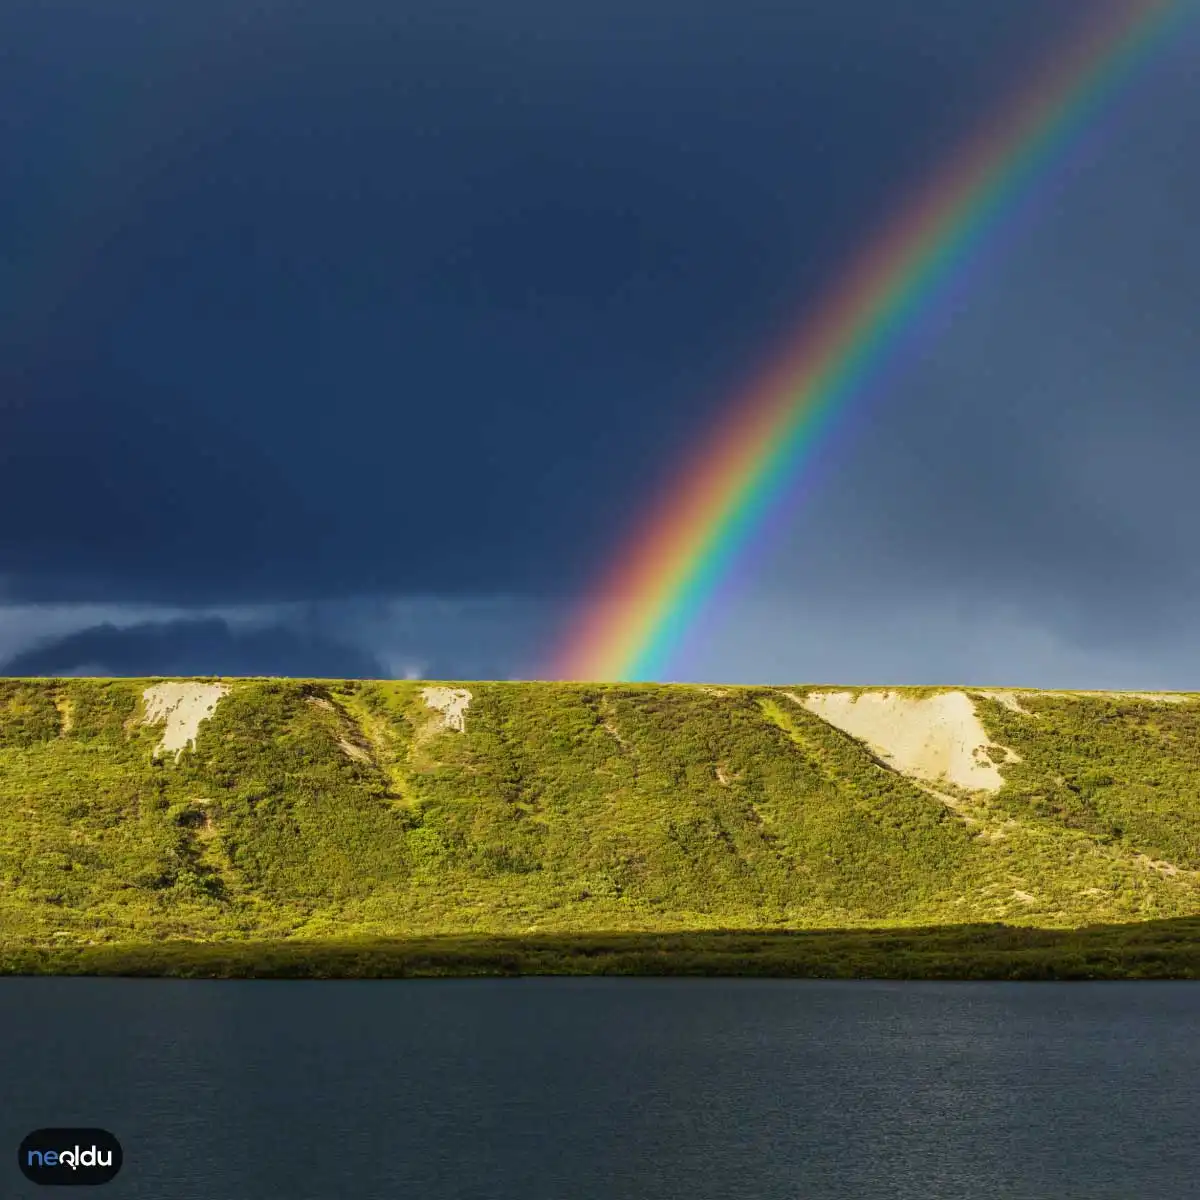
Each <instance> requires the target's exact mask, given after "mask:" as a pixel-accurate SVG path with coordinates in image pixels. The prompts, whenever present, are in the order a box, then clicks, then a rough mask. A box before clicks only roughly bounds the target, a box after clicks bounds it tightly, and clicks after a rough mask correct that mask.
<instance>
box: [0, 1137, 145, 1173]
mask: <svg viewBox="0 0 1200 1200" xmlns="http://www.w3.org/2000/svg"><path fill="white" fill-rule="evenodd" d="M122 1157H123V1156H122V1154H121V1143H120V1142H118V1141H117V1139H116V1138H115V1137H113V1135H112V1134H111V1133H109V1132H108V1130H107V1129H35V1130H34V1131H33V1133H31V1134H29V1135H28V1136H27V1137H26V1138H25V1140H24V1141H23V1142H22V1143H21V1148H20V1149H19V1150H18V1151H17V1165H18V1166H19V1167H20V1168H21V1174H22V1175H24V1176H25V1178H26V1179H28V1180H31V1181H32V1182H33V1183H45V1184H64V1183H65V1184H72V1185H74V1186H76V1187H78V1186H79V1185H80V1184H89V1183H107V1182H108V1181H109V1180H110V1179H112V1178H113V1176H115V1175H116V1173H117V1172H118V1171H119V1170H120V1169H121V1159H122Z"/></svg>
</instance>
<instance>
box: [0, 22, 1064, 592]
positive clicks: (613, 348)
mask: <svg viewBox="0 0 1200 1200" xmlns="http://www.w3.org/2000/svg"><path fill="white" fill-rule="evenodd" d="M1068 15H1069V14H1066V13H1065V11H1064V12H1063V13H1056V15H1052V16H1048V14H1047V9H1046V6H1045V4H1044V2H1043V0H1026V2H1025V3H1021V4H1015V5H1014V4H1011V3H1004V4H1000V3H998V2H997V3H995V4H985V5H978V6H971V7H970V8H969V9H968V8H967V7H965V6H962V5H958V4H951V3H949V2H948V0H937V2H936V3H935V2H929V3H926V4H924V5H922V6H921V7H920V9H919V12H910V11H908V10H905V11H904V13H903V15H902V14H901V13H900V11H899V10H897V9H896V8H895V7H894V6H891V5H884V4H879V5H868V6H866V7H865V8H863V7H861V6H859V7H856V6H850V7H849V9H848V8H847V6H845V5H842V4H840V3H836V4H835V3H833V2H832V0H830V2H827V3H822V4H814V5H808V6H805V7H803V8H802V9H797V10H787V11H786V12H783V11H781V10H777V9H775V8H774V7H772V6H767V5H765V4H763V5H759V4H750V5H746V4H744V3H739V4H736V5H735V4H728V5H708V6H701V8H700V9H697V8H696V6H694V5H689V6H682V5H665V6H646V5H644V4H637V5H634V4H632V3H625V4H619V5H617V6H615V7H614V6H612V5H603V6H600V5H569V6H561V5H556V6H551V5H548V4H540V3H539V4H526V5H515V6H514V5H506V6H503V7H502V9H496V8H495V6H489V5H485V4H482V3H481V4H476V5H473V6H472V5H467V6H455V7H454V8H453V10H452V11H451V10H449V9H446V8H445V7H444V6H441V5H433V4H430V5H427V6H417V7H414V6H402V8H401V9H394V8H392V7H386V8H385V7H384V6H369V5H351V6H349V7H346V6H343V5H339V6H337V7H336V8H335V7H333V6H331V5H328V4H324V5H322V4H312V3H310V4H301V5H294V6H293V5H288V6H271V5H262V6H257V5H256V6H254V7H253V8H252V9H250V10H247V9H245V7H244V6H236V7H235V6H232V5H217V6H206V7H205V9H204V15H203V19H201V18H200V17H199V16H198V15H189V14H188V13H187V12H185V11H182V10H179V9H177V8H170V9H164V8H162V7H161V6H148V5H139V4H134V3H126V4H124V5H121V6H116V7H114V8H111V9H104V10H97V9H95V8H93V7H91V6H86V5H81V4H48V5H31V4H30V5H17V6H16V7H15V8H12V9H10V10H9V15H8V17H7V18H6V22H7V24H8V27H9V31H10V34H11V35H12V37H9V38H6V41H8V42H10V44H20V45H22V46H24V47H25V48H26V51H25V53H24V54H23V55H19V56H17V58H16V61H15V63H14V64H13V65H14V70H13V71H12V72H11V73H10V74H7V75H6V77H5V82H3V83H0V102H2V103H3V105H4V108H5V111H6V112H8V113H10V114H12V116H11V119H10V120H9V122H8V124H6V126H5V130H4V133H3V135H2V136H3V138H4V145H3V147H0V148H2V149H3V150H4V157H5V161H6V163H8V164H10V166H11V174H10V176H9V178H10V179H11V180H12V181H13V182H14V183H15V185H16V186H12V187H9V188H6V189H5V197H4V201H3V202H4V204H5V215H6V216H7V217H8V218H10V219H9V220H8V222H7V224H6V226H5V228H6V230H7V231H8V232H7V234H6V235H0V236H7V237H8V238H9V239H11V241H10V244H9V245H7V246H6V257H7V259H8V260H10V261H11V264H12V266H13V268H14V275H13V278H14V279H16V280H18V281H19V283H20V286H19V288H18V287H14V291H13V292H12V293H11V294H10V296H9V297H8V305H9V309H10V313H9V315H10V316H12V317H13V318H14V319H13V320H12V321H11V322H9V323H8V324H7V327H6V333H5V339H4V341H3V350H2V352H3V361H2V362H0V382H2V384H3V409H2V412H0V419H2V420H3V425H4V427H3V442H2V448H0V455H2V456H3V462H2V466H3V470H2V471H0V504H3V506H4V511H6V512H10V513H13V512H19V513H20V519H18V520H10V521H7V522H6V523H5V524H4V526H3V531H2V533H0V562H2V564H3V567H2V569H3V571H4V573H5V579H6V588H7V591H8V593H9V594H10V595H12V596H15V597H20V598H28V599H71V600H84V599H87V600H95V599H99V598H112V599H121V598H124V599H140V600H148V601H157V602H166V603H201V602H208V601H217V600H221V601H232V600H238V599H253V600H270V601H278V600H291V599H295V598H298V597H303V598H316V597H336V596H343V595H359V594H365V593H371V592H374V593H377V594H388V593H391V594H399V593H410V592H425V593H427V592H437V593H455V592H457V593H460V594H477V593H479V592H488V593H490V592H494V591H497V590H499V591H524V592H526V593H528V594H546V593H549V592H555V593H558V594H567V593H569V592H570V591H572V590H573V589H574V588H576V587H577V586H578V585H579V584H580V583H581V582H582V581H583V580H584V579H586V578H588V577H590V575H591V574H592V572H593V571H594V569H595V566H596V563H597V557H598V556H599V555H600V554H601V553H603V552H605V551H606V550H607V548H608V546H609V545H610V544H611V543H612V540H613V539H614V537H616V536H617V535H618V534H619V532H620V530H621V529H622V528H623V527H624V526H625V525H626V524H627V523H628V522H629V521H630V520H631V519H632V518H633V517H634V515H635V514H636V513H637V512H638V510H639V509H640V507H641V506H642V505H643V503H644V502H645V499H646V497H648V496H649V495H651V494H652V493H653V492H654V491H655V490H656V487H657V484H658V482H659V476H660V474H661V472H662V470H663V467H664V464H665V463H667V462H669V461H670V460H671V459H672V458H673V457H674V455H675V454H677V453H678V450H679V447H680V444H681V443H682V442H683V441H684V440H686V439H687V438H688V437H689V436H691V435H692V434H693V433H694V431H695V429H696V427H697V425H698V423H699V422H701V421H703V420H704V419H705V417H706V416H707V415H708V414H710V413H711V412H713V411H714V410H715V408H716V407H717V406H718V405H719V404H721V403H722V402H723V401H724V400H725V398H726V395H727V394H728V392H729V390H730V388H732V387H733V386H735V385H736V384H737V383H738V382H739V380H740V379H741V377H742V375H743V374H744V372H745V370H746V369H747V368H748V367H749V366H750V365H751V364H752V363H753V362H754V360H755V359H756V357H757V355H758V354H759V352H760V347H761V346H762V345H763V344H764V343H765V342H766V341H767V340H769V339H768V335H769V334H770V332H771V331H773V330H777V329H778V327H779V323H780V322H781V321H783V320H785V319H788V318H790V317H791V316H792V315H793V314H794V312H795V311H796V309H797V308H798V307H800V306H801V305H802V303H803V301H804V300H805V297H806V296H807V295H808V293H809V292H810V291H811V290H812V289H813V287H814V286H816V285H817V283H818V282H819V281H820V280H821V279H823V278H824V277H825V276H826V275H827V274H828V273H829V272H830V270H831V269H832V268H833V267H834V265H835V264H836V263H837V262H838V261H839V260H840V259H841V258H842V257H843V256H844V254H845V253H846V251H847V249H848V248H849V247H850V246H851V245H852V244H853V242H854V241H855V239H856V238H857V237H858V236H859V235H860V233H861V230H862V228H863V227H864V226H866V225H869V224H870V223H872V222H874V221H876V220H878V218H879V217H880V216H882V215H883V213H884V212H885V211H886V209H887V207H888V205H889V203H890V200H889V196H890V194H891V193H893V192H894V191H895V190H896V189H897V188H898V187H899V186H901V184H903V183H907V182H908V181H909V180H910V179H912V178H914V177H916V176H917V175H918V174H919V173H920V171H921V170H923V168H924V167H925V166H926V165H927V164H928V163H929V162H932V161H935V160H936V159H937V158H938V157H940V155H941V154H942V153H944V150H945V148H946V146H947V145H949V144H951V141H952V139H953V138H955V137H957V136H958V135H959V134H960V133H961V131H962V129H963V128H964V127H965V122H966V115H967V114H969V113H970V112H971V110H972V109H973V108H974V107H977V106H978V105H979V104H980V103H982V102H984V101H986V100H988V99H989V98H990V97H992V96H993V95H994V94H996V93H997V92H998V91H1000V90H1002V88H1003V86H1005V84H1006V78H1007V76H1008V75H1009V74H1011V71H1012V69H1013V68H1014V65H1016V64H1020V63H1023V62H1025V61H1026V60H1028V59H1029V57H1030V56H1031V55H1032V54H1033V53H1034V52H1035V51H1036V50H1037V49H1038V48H1039V47H1041V46H1042V45H1043V44H1048V43H1049V41H1050V39H1051V38H1052V37H1053V36H1054V35H1055V34H1056V33H1057V32H1058V31H1059V29H1060V27H1061V26H1062V25H1063V24H1064V22H1065V20H1066V18H1067V16H1068ZM950 98H952V102H948V100H949V99H950Z"/></svg>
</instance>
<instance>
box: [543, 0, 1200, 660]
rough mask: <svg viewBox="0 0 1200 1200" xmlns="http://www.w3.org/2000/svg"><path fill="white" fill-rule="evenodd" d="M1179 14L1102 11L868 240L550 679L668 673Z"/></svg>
mask: <svg viewBox="0 0 1200 1200" xmlns="http://www.w3.org/2000/svg"><path fill="white" fill-rule="evenodd" d="M1187 8H1188V3H1187V0H1183V2H1182V3H1180V2H1177V0H1121V2H1120V3H1116V4H1109V5H1106V6H1105V9H1104V12H1103V16H1102V18H1101V19H1098V20H1094V21H1092V22H1090V23H1089V25H1088V27H1087V28H1086V29H1085V30H1084V31H1083V33H1082V36H1080V37H1079V38H1078V40H1077V41H1076V42H1075V43H1074V44H1073V45H1071V46H1069V47H1068V48H1067V49H1066V51H1065V52H1064V53H1061V54H1059V55H1057V56H1056V57H1055V58H1054V60H1053V61H1052V62H1051V63H1049V64H1048V65H1047V67H1046V68H1045V69H1044V70H1042V71H1041V73H1040V74H1038V75H1036V76H1035V77H1034V78H1032V79H1031V80H1030V81H1029V82H1028V83H1026V85H1025V86H1023V87H1022V88H1021V89H1020V90H1019V92H1018V93H1017V95H1016V96H1015V97H1014V98H1013V99H1012V100H1011V101H1010V102H1009V103H1008V104H1007V105H1006V106H1004V107H1003V108H1002V109H1001V110H1000V111H999V112H998V113H997V114H995V116H994V117H993V118H992V120H991V121H990V122H988V124H987V125H986V126H985V127H984V128H983V129H982V131H981V132H980V133H979V135H978V136H976V137H975V138H974V139H973V140H972V141H971V142H970V143H969V144H968V145H967V146H966V147H965V148H964V149H963V150H962V151H960V153H959V154H957V155H956V156H955V157H954V158H953V159H952V160H951V161H950V162H949V163H948V165H947V166H946V167H944V168H943V169H942V170H941V171H940V172H939V173H937V174H936V175H935V176H934V177H933V178H932V179H931V180H930V181H929V182H928V183H927V184H926V185H925V187H924V188H923V189H922V190H921V191H920V192H919V193H918V195H917V196H916V198H915V202H914V203H912V204H911V205H910V206H909V207H908V208H906V209H905V210H903V211H902V212H901V213H900V215H899V217H898V218H896V219H895V220H893V221H892V222H890V223H889V224H888V225H887V226H886V227H885V228H884V229H883V231H882V234H881V236H879V237H877V238H876V239H875V240H874V241H873V242H871V243H870V244H868V245H867V247H866V249H865V250H864V251H863V252H862V253H861V254H860V255H859V256H858V257H857V258H856V259H855V260H854V261H853V262H852V263H851V264H850V266H849V269H848V270H847V271H846V272H845V273H844V274H843V275H842V276H841V277H840V278H839V279H838V280H837V281H836V283H835V285H834V286H833V288H832V289H831V291H830V292H829V294H828V296H827V297H826V298H825V299H824V300H823V301H822V303H821V304H820V305H819V306H818V307H817V309H816V312H815V315H814V316H813V317H812V318H811V319H809V320H806V321H805V322H804V323H803V324H802V327H801V328H800V329H799V330H798V331H797V334H796V335H795V336H794V337H792V338H791V339H790V340H789V342H788V344H787V349H786V350H785V353H784V354H783V355H782V356H781V357H780V358H779V359H778V360H777V361H776V362H775V363H774V365H773V366H771V367H770V368H769V369H768V370H767V372H766V373H765V374H764V375H763V376H762V377H761V378H760V379H759V380H758V381H757V382H756V383H755V384H754V385H753V386H752V387H750V388H749V389H747V390H746V391H744V392H743V393H741V394H740V395H739V396H738V397H737V399H736V400H735V402H734V403H732V404H731V405H730V406H729V407H728V409H727V412H726V415H725V416H724V418H723V420H721V421H720V422H719V424H718V427H717V428H715V429H713V430H712V431H710V433H709V436H708V437H707V438H706V439H705V440H704V441H703V442H701V443H700V445H699V447H698V452H697V453H695V454H694V455H693V456H692V457H691V459H690V460H689V461H687V462H686V463H685V464H684V468H683V470H682V471H681V472H680V473H679V475H678V476H676V477H675V481H674V486H673V487H672V488H671V489H670V490H669V491H668V492H667V493H666V495H665V498H664V499H663V501H662V502H661V503H660V504H659V505H658V507H657V509H656V510H654V511H653V512H652V513H651V516H650V519H649V520H648V521H646V522H644V523H643V524H641V525H639V527H638V528H637V529H636V531H635V536H634V537H633V538H632V539H631V540H630V541H629V543H628V544H627V545H625V546H624V547H622V549H621V552H620V553H619V554H618V555H617V557H616V559H615V562H614V563H613V564H612V566H611V567H610V569H609V571H608V573H607V574H606V575H605V576H604V577H603V578H602V579H601V581H600V585H599V586H598V587H597V588H596V589H595V590H594V591H593V592H591V593H590V594H589V595H588V596H587V597H586V599H585V602H584V603H583V605H582V606H581V608H580V611H579V614H578V617H577V619H576V620H575V621H574V623H573V624H572V626H571V627H570V628H569V629H568V632H567V636H566V638H565V640H564V642H563V644H562V648H561V650H560V652H559V653H558V655H557V656H556V658H555V660H554V661H553V663H552V664H551V669H550V671H549V672H548V675H549V676H550V677H551V678H556V679H577V680H596V681H601V680H629V681H637V680H654V679H663V678H664V677H666V674H667V672H668V671H669V670H670V668H671V664H672V662H673V661H674V658H675V656H676V655H677V653H678V651H679V648H680V646H681V644H682V643H683V641H684V639H685V637H687V636H688V635H690V634H691V633H693V632H694V629H695V627H696V626H697V623H698V621H699V619H700V618H701V617H702V616H703V615H705V614H706V613H707V611H708V610H709V609H710V608H711V606H712V602H713V599H714V597H715V595H716V594H717V593H718V591H719V590H720V589H721V587H722V585H725V584H728V582H729V580H730V579H732V578H733V577H734V576H735V575H736V571H735V568H737V567H740V566H742V565H743V560H744V557H745V554H746V552H747V550H748V549H749V548H751V547H752V546H753V544H754V543H755V542H756V541H761V539H762V530H763V528H764V526H765V525H766V524H767V523H768V522H767V518H768V517H769V516H770V515H772V514H773V513H776V514H777V512H778V510H779V508H780V504H781V500H783V499H784V498H785V497H786V496H787V495H788V494H789V493H790V492H791V491H792V490H793V489H794V487H795V484H796V482H797V478H798V477H801V478H802V473H804V472H805V468H806V467H809V466H810V465H812V462H811V460H812V456H813V451H814V450H815V449H816V448H817V447H818V446H820V445H821V443H822V439H823V438H824V437H825V436H826V435H827V433H828V432H829V430H830V426H831V422H832V421H833V419H834V418H835V417H836V416H837V415H838V414H839V413H840V412H841V411H843V410H845V409H846V407H847V406H848V405H849V404H850V403H851V402H852V401H853V400H854V399H855V397H856V396H859V395H861V393H862V392H863V389H864V386H865V385H866V384H868V383H869V382H871V381H872V380H873V379H874V378H877V377H878V376H879V375H880V374H881V373H882V372H881V368H882V367H884V366H886V365H887V363H888V361H889V355H890V354H891V353H892V352H893V351H894V350H895V349H896V348H897V347H898V346H899V345H900V343H901V341H902V339H903V338H904V337H905V336H906V335H907V334H910V333H911V332H912V331H913V330H914V329H915V328H916V327H918V326H919V325H920V323H921V318H922V317H923V315H925V314H926V313H927V312H928V310H929V308H930V305H931V302H932V301H933V300H934V298H935V297H936V296H938V295H940V294H941V293H942V292H943V291H944V290H945V285H947V284H954V283H955V282H959V281H960V279H961V276H962V275H963V273H964V270H965V266H966V264H967V262H968V261H969V260H971V259H972V258H973V257H974V256H975V254H976V252H977V251H978V250H979V249H980V248H981V247H982V245H983V243H984V240H985V239H987V238H988V235H989V234H990V233H992V232H993V231H995V230H996V229H997V227H998V225H999V223H1000V220H1001V219H1002V218H1004V217H1006V216H1008V215H1010V214H1011V213H1013V212H1014V211H1015V210H1016V209H1017V207H1018V203H1017V202H1018V201H1020V200H1021V199H1023V198H1024V197H1025V196H1026V195H1027V193H1028V191H1029V189H1030V185H1031V184H1032V183H1034V182H1036V181H1037V180H1038V179H1039V178H1040V177H1041V176H1042V175H1043V174H1045V172H1046V170H1047V168H1048V167H1050V166H1051V165H1053V164H1054V163H1056V162H1057V161H1058V160H1059V159H1060V158H1062V157H1064V156H1065V152H1066V150H1067V149H1069V148H1070V147H1071V145H1072V144H1073V143H1074V141H1075V139H1076V135H1077V134H1078V133H1080V132H1081V131H1082V130H1084V129H1087V128H1088V127H1089V126H1090V125H1091V124H1092V123H1093V121H1094V119H1095V117H1096V115H1097V112H1098V110H1099V109H1100V107H1101V106H1102V105H1103V104H1104V103H1105V102H1107V101H1108V100H1109V99H1110V98H1111V97H1112V96H1113V94H1114V93H1115V92H1116V91H1117V90H1118V89H1119V88H1120V87H1121V85H1122V84H1123V83H1125V82H1126V81H1127V80H1128V79H1129V77H1130V76H1131V75H1132V74H1133V72H1134V71H1135V70H1136V68H1137V67H1139V66H1140V65H1141V64H1142V63H1143V62H1144V61H1145V60H1146V58H1147V57H1148V56H1149V55H1150V54H1151V53H1152V51H1153V50H1154V49H1155V48H1156V47H1157V46H1159V45H1160V44H1161V43H1162V42H1163V41H1164V40H1165V39H1166V37H1167V36H1168V33H1169V32H1170V31H1171V30H1172V29H1174V28H1175V27H1176V26H1177V25H1178V24H1179V23H1180V22H1181V21H1182V19H1183V16H1184V15H1185V11H1186V9H1187Z"/></svg>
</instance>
